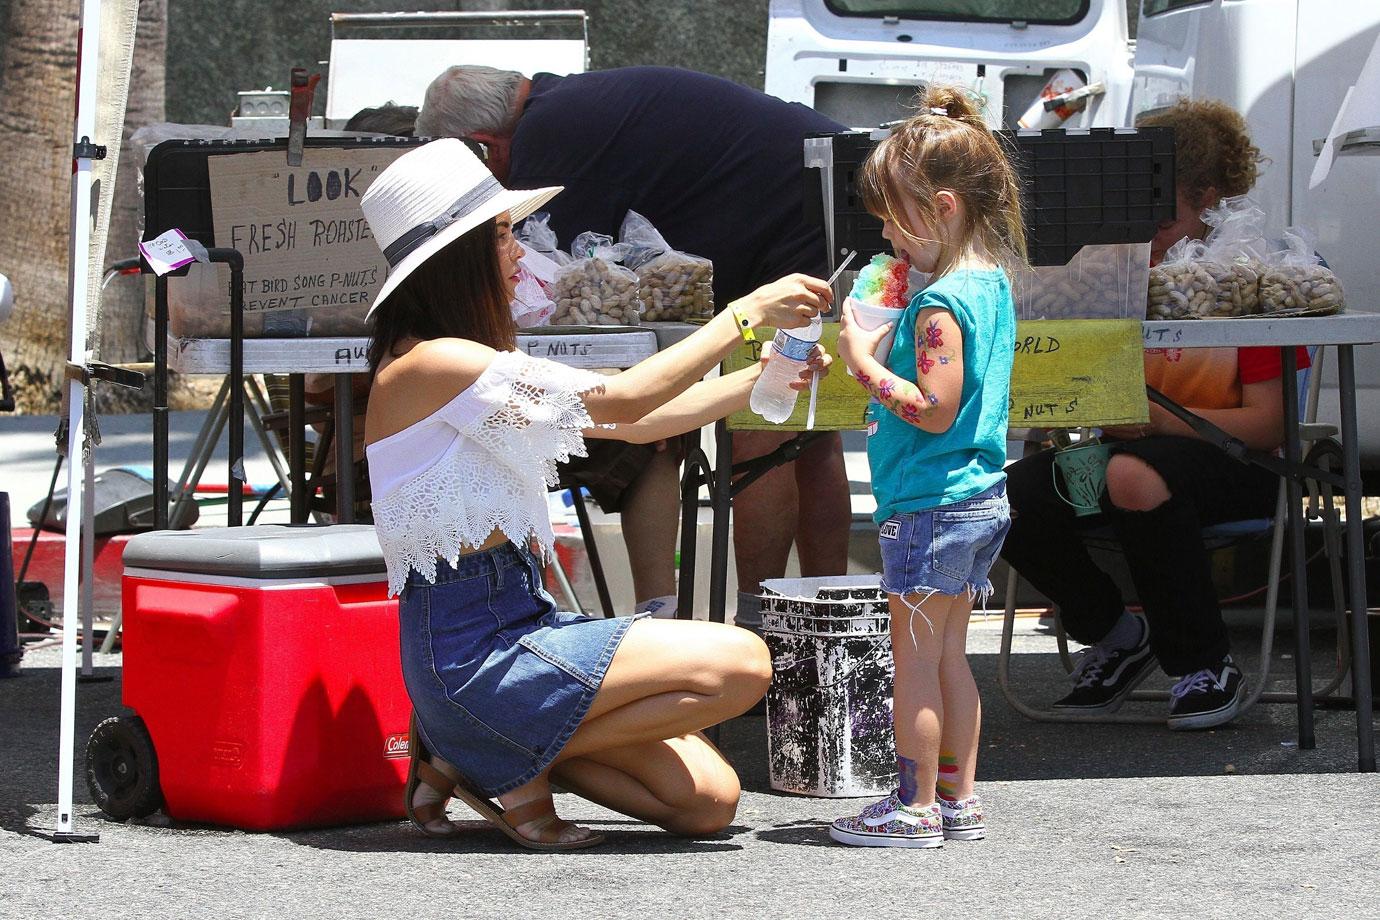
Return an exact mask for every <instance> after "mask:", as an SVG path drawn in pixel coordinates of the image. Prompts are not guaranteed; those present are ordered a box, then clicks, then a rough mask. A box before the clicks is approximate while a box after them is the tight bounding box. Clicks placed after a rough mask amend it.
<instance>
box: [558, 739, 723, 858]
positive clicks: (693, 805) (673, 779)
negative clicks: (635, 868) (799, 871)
mask: <svg viewBox="0 0 1380 920" xmlns="http://www.w3.org/2000/svg"><path fill="white" fill-rule="evenodd" d="M551 776H552V778H553V779H554V780H555V781H556V782H557V783H560V785H561V786H562V787H563V788H565V789H569V790H570V791H571V792H574V793H576V794H577V795H580V796H583V797H584V798H587V799H589V800H590V801H591V802H597V803H598V804H600V805H603V806H604V807H605V808H610V809H612V810H614V811H617V812H620V813H622V814H625V815H630V816H632V817H634V818H637V819H638V820H639V821H645V822H647V823H648V824H655V825H657V826H658V827H661V828H663V829H665V830H667V831H670V832H671V833H673V834H680V835H682V836H686V837H702V836H707V835H710V834H716V833H718V832H719V831H721V830H723V829H724V828H725V827H727V826H728V825H729V824H730V823H732V821H733V816H734V814H735V813H736V812H737V809H738V796H739V793H740V791H741V790H740V788H739V785H738V774H737V773H735V772H734V771H733V767H731V766H730V765H729V763H728V761H726V760H725V759H724V757H723V755H722V754H720V753H719V751H718V749H717V748H715V747H714V746H713V745H712V744H710V743H709V741H708V740H707V739H706V738H705V737H704V736H703V735H701V734H698V733H696V734H693V735H683V736H681V737H679V738H668V739H666V740H665V741H650V742H645V743H643V744H632V745H628V746H627V747H623V748H613V749H611V750H607V751H599V752H597V753H594V754H589V755H587V756H584V757H575V758H571V759H568V760H564V761H562V762H561V763H559V764H557V765H556V767H555V768H554V769H553V770H552V771H551Z"/></svg>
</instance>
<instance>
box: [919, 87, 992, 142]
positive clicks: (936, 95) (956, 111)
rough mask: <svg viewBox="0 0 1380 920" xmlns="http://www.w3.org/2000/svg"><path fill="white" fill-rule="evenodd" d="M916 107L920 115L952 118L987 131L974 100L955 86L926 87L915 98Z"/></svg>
mask: <svg viewBox="0 0 1380 920" xmlns="http://www.w3.org/2000/svg"><path fill="white" fill-rule="evenodd" d="M916 107H917V108H918V109H919V114H921V115H939V116H941V117H944V118H952V119H953V120H955V121H960V122H962V123H963V124H965V125H968V126H970V127H973V128H977V129H978V130H980V131H987V122H985V121H983V120H982V113H981V112H979V111H978V109H977V106H976V105H975V100H974V99H973V97H972V96H971V95H969V93H968V92H967V91H965V90H963V89H960V88H959V87H957V86H942V85H931V86H929V87H926V88H925V90H924V91H923V92H921V93H920V95H919V96H918V97H917V99H916Z"/></svg>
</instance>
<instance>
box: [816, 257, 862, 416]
mask: <svg viewBox="0 0 1380 920" xmlns="http://www.w3.org/2000/svg"><path fill="white" fill-rule="evenodd" d="M857 255H858V251H857V250H856V249H854V250H852V251H850V252H849V253H848V255H846V256H844V257H843V261H842V262H840V263H839V267H838V268H836V269H834V273H833V274H832V275H830V276H829V282H828V284H829V286H830V287H833V286H834V282H835V281H837V280H839V275H842V274H843V270H844V269H845V268H847V267H848V266H849V265H850V264H851V263H852V262H853V260H854V259H855V258H857ZM818 400H819V371H815V372H814V373H812V374H811V375H810V408H809V410H808V411H807V412H806V413H805V430H806V431H810V430H812V429H813V428H814V427H815V403H816V402H817V401H818Z"/></svg>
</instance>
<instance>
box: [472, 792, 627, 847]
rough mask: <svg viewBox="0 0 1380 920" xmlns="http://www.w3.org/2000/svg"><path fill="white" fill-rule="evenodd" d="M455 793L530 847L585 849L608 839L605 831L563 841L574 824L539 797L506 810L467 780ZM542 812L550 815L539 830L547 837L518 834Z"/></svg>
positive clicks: (517, 842) (525, 845)
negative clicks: (536, 838) (561, 837)
mask: <svg viewBox="0 0 1380 920" xmlns="http://www.w3.org/2000/svg"><path fill="white" fill-rule="evenodd" d="M454 792H455V797H456V798H458V799H460V800H461V801H463V802H464V803H465V804H467V805H469V806H470V807H471V808H473V809H474V810H475V811H477V812H478V813H479V814H480V815H481V816H482V817H483V818H484V820H486V821H488V822H489V823H490V824H492V825H493V826H494V827H496V828H498V829H499V830H501V831H502V832H503V833H505V834H507V835H508V837H509V839H511V840H512V841H513V842H514V843H516V844H518V845H519V846H524V847H526V848H527V849H529V850H544V851H547V852H554V851H559V850H582V849H584V848H585V847H592V846H598V845H599V844H601V843H603V842H604V840H605V837H604V835H603V834H590V835H589V836H588V837H585V838H583V839H581V840H569V841H561V839H560V836H561V834H562V833H564V832H565V830H566V828H569V827H573V826H574V825H573V824H571V823H570V822H569V821H563V820H561V819H560V818H559V817H557V816H556V811H555V809H554V808H552V806H551V805H550V803H549V802H547V801H546V800H542V799H538V800H537V801H534V802H527V803H525V804H522V805H519V806H517V807H516V808H512V809H509V810H507V811H505V810H504V809H503V807H502V806H501V805H499V804H498V803H497V802H495V801H493V800H492V799H490V798H489V797H488V796H486V795H484V793H482V792H480V791H479V790H477V789H475V788H473V787H472V786H471V785H470V784H469V783H468V782H467V781H466V780H464V779H461V780H460V782H458V783H456V784H455V790H454ZM542 815H548V816H549V817H548V819H547V820H546V821H543V822H542V823H541V824H540V825H538V826H537V832H538V834H540V835H541V837H542V838H545V839H538V840H533V839H531V838H530V837H526V836H524V835H522V834H520V833H518V827H519V826H520V825H523V824H526V823H528V822H529V821H533V820H535V819H536V818H539V817H541V816H542Z"/></svg>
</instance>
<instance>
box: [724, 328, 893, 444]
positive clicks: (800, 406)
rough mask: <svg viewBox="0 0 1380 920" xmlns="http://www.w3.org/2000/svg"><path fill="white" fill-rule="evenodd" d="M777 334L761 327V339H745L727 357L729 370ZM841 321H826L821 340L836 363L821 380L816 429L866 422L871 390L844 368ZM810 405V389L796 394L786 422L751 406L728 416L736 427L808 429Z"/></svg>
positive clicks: (757, 356)
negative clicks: (778, 422)
mask: <svg viewBox="0 0 1380 920" xmlns="http://www.w3.org/2000/svg"><path fill="white" fill-rule="evenodd" d="M775 337H776V330H775V329H771V328H761V329H758V330H757V339H758V341H757V342H755V343H753V344H748V343H746V342H745V343H743V344H742V345H741V346H739V348H738V350H737V351H735V352H733V353H732V354H731V355H729V356H728V357H727V358H726V359H724V363H723V372H724V373H725V374H729V373H732V372H733V371H736V370H741V369H742V368H745V367H747V366H749V365H750V364H752V363H753V362H755V361H757V360H758V359H760V358H761V357H762V342H770V341H771V340H772V339H773V338H775ZM838 341H839V326H838V323H825V324H824V334H823V336H822V337H821V338H820V340H819V343H820V344H821V345H823V346H824V349H825V350H826V351H828V352H829V353H830V354H831V355H834V356H835V359H834V366H833V367H832V368H830V370H829V376H827V377H825V378H824V379H823V380H821V381H820V382H819V398H818V400H817V403H816V405H815V427H814V430H815V431H851V430H856V429H860V428H863V427H865V426H866V424H867V422H866V419H865V415H866V413H867V401H868V395H867V391H866V390H864V389H863V388H862V384H860V383H858V382H857V381H856V380H854V379H853V378H852V377H850V376H848V373H847V371H845V370H844V367H843V362H842V361H840V360H838V357H837V355H838ZM809 405H810V393H809V391H808V390H806V391H804V392H802V393H800V394H799V395H798V396H797V397H796V401H795V411H794V412H792V413H791V417H790V418H788V419H787V420H786V421H785V423H784V424H781V425H773V424H772V423H771V422H769V421H767V420H766V419H764V418H762V416H760V415H758V414H757V413H755V412H753V411H752V410H750V409H740V410H739V411H737V412H735V413H733V414H732V415H730V416H729V417H728V427H729V428H730V429H732V430H735V431H804V430H805V416H806V414H807V411H808V409H809Z"/></svg>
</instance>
